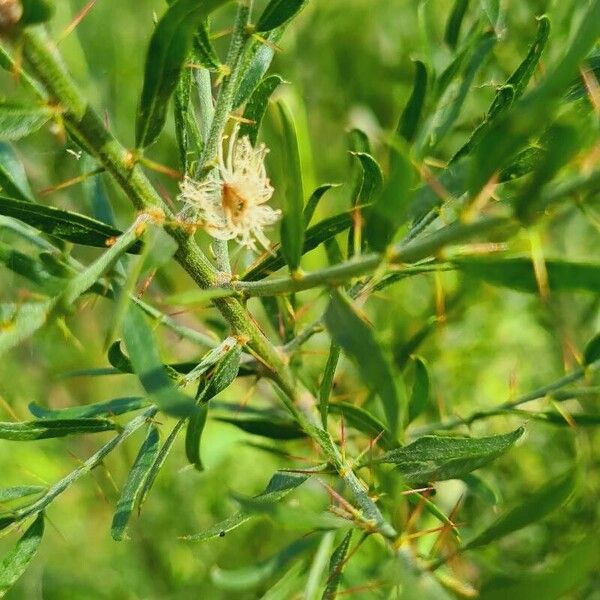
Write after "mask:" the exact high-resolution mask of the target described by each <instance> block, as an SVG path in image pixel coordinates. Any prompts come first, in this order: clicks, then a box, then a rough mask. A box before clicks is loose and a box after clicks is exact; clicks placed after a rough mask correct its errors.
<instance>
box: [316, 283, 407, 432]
mask: <svg viewBox="0 0 600 600" xmlns="http://www.w3.org/2000/svg"><path fill="white" fill-rule="evenodd" d="M325 324H326V326H327V329H328V330H329V333H330V334H331V337H332V339H333V340H334V341H335V343H336V344H338V345H339V346H341V348H342V350H343V351H344V352H345V353H346V354H347V355H348V356H349V357H351V358H352V359H353V360H354V361H355V363H356V364H357V366H358V370H359V372H360V374H361V377H362V379H363V381H364V382H365V384H366V385H368V386H369V388H370V389H371V390H373V391H375V392H376V393H377V394H378V395H379V397H380V398H381V400H382V403H383V409H384V412H385V415H386V420H387V424H388V427H389V429H390V431H391V432H392V433H394V432H395V431H396V430H397V427H398V425H399V418H400V408H401V407H400V400H399V398H398V392H397V390H396V385H395V382H394V377H393V375H392V372H391V369H390V365H389V363H388V361H387V359H386V357H385V356H384V354H383V352H382V350H381V348H380V346H379V344H378V343H377V341H376V339H375V336H374V334H373V331H372V329H371V328H370V327H369V326H368V325H367V324H366V323H365V322H364V321H363V320H362V319H361V318H360V317H359V316H358V315H357V314H356V312H355V311H354V308H353V307H352V305H351V303H350V302H349V300H348V299H347V298H346V297H344V296H342V294H341V293H340V292H339V291H337V290H334V291H333V292H332V297H331V302H330V303H329V306H328V308H327V312H326V313H325Z"/></svg>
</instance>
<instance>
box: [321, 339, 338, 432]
mask: <svg viewBox="0 0 600 600" xmlns="http://www.w3.org/2000/svg"><path fill="white" fill-rule="evenodd" d="M340 353H341V348H340V347H339V346H338V345H337V344H335V343H333V342H332V343H331V344H330V346H329V354H328V356H327V363H326V364H325V370H324V371H323V378H322V379H321V385H320V386H319V413H320V414H321V424H322V425H323V428H324V429H327V414H328V412H329V400H330V398H331V391H332V389H333V379H334V377H335V370H336V369H337V366H338V363H339V361H340Z"/></svg>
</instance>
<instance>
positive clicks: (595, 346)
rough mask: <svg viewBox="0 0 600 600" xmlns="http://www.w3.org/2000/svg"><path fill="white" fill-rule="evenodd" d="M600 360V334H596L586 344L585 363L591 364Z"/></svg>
mask: <svg viewBox="0 0 600 600" xmlns="http://www.w3.org/2000/svg"><path fill="white" fill-rule="evenodd" d="M597 360H600V334H596V335H595V336H594V337H593V338H592V339H591V340H590V341H589V342H588V343H587V345H586V347H585V350H584V352H583V364H585V365H589V364H591V363H593V362H596V361H597Z"/></svg>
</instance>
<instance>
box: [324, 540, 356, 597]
mask: <svg viewBox="0 0 600 600" xmlns="http://www.w3.org/2000/svg"><path fill="white" fill-rule="evenodd" d="M352 533H353V531H352V529H351V530H350V531H348V533H347V534H346V535H345V536H344V539H343V540H342V541H341V543H340V545H339V546H338V547H337V548H336V549H335V550H334V551H333V554H332V555H331V559H330V561H329V575H328V577H327V585H326V586H325V591H324V592H323V600H334V598H335V597H336V595H337V590H338V588H339V587H340V582H341V580H342V571H343V570H344V566H345V563H346V556H347V554H348V549H349V548H350V541H351V540H352Z"/></svg>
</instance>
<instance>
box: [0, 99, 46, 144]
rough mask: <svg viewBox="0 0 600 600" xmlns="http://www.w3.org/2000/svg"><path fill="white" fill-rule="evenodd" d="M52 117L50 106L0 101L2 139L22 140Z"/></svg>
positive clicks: (0, 132) (0, 137) (0, 131)
mask: <svg viewBox="0 0 600 600" xmlns="http://www.w3.org/2000/svg"><path fill="white" fill-rule="evenodd" d="M51 117H52V110H50V109H49V108H48V107H44V106H21V105H18V104H5V103H0V139H3V140H20V139H21V138H24V137H25V136H28V135H29V134H31V133H34V132H36V131H37V130H38V129H40V127H42V125H44V124H45V123H47V122H48V121H49V120H50V118H51Z"/></svg>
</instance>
